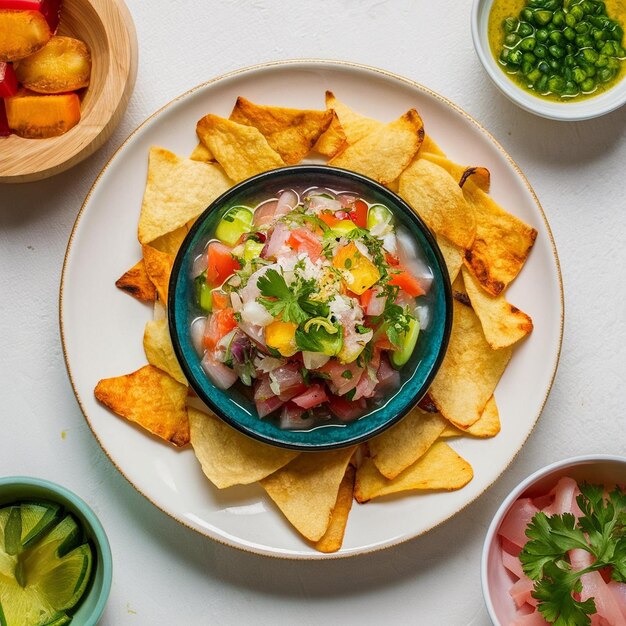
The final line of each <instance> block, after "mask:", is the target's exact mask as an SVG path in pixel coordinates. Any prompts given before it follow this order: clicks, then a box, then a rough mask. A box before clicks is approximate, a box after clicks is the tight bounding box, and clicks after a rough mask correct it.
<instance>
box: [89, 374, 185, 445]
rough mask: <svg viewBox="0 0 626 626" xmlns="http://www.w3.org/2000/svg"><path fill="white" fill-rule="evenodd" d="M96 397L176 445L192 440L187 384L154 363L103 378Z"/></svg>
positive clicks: (110, 407) (95, 392)
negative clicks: (120, 374) (190, 438)
mask: <svg viewBox="0 0 626 626" xmlns="http://www.w3.org/2000/svg"><path fill="white" fill-rule="evenodd" d="M94 394H95V396H96V398H97V399H98V400H99V401H100V402H102V404H104V405H105V406H107V407H108V408H109V409H111V410H112V411H113V412H114V413H117V414H118V415H121V416H122V417H125V418H126V419H127V420H130V421H131V422H136V423H137V424H139V425H140V426H143V428H145V429H146V430H149V431H150V432H151V433H153V434H155V435H157V437H161V439H165V441H170V442H172V443H173V444H174V445H175V446H184V445H186V444H188V443H189V419H188V417H187V407H186V406H185V398H186V397H187V387H186V385H181V384H180V383H179V382H177V381H175V380H174V379H173V378H172V377H171V376H169V375H168V374H166V373H165V372H163V371H161V370H160V369H159V368H157V367H154V366H153V365H146V366H144V367H142V368H141V369H139V370H137V371H136V372H133V373H132V374H126V375H124V376H117V377H115V378H105V379H103V380H101V381H100V382H99V383H98V384H97V385H96V389H95V391H94Z"/></svg>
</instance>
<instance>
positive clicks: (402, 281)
mask: <svg viewBox="0 0 626 626" xmlns="http://www.w3.org/2000/svg"><path fill="white" fill-rule="evenodd" d="M389 274H390V279H389V284H390V285H396V286H397V287H400V289H401V290H402V291H403V292H404V293H405V294H407V295H408V296H411V297H413V298H415V297H416V296H423V295H424V293H425V291H424V290H423V289H422V285H421V284H420V282H419V281H418V280H417V278H415V276H413V275H412V274H411V273H409V272H408V271H407V270H406V269H405V268H404V267H402V265H399V264H398V265H396V266H395V267H394V268H393V269H392V270H391V272H390V273H389Z"/></svg>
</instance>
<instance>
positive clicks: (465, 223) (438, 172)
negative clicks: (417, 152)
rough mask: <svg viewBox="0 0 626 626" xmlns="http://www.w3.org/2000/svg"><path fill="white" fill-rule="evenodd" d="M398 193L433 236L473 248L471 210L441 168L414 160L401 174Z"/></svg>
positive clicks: (450, 178) (429, 162)
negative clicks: (439, 236)
mask: <svg viewBox="0 0 626 626" xmlns="http://www.w3.org/2000/svg"><path fill="white" fill-rule="evenodd" d="M398 192H399V194H400V196H402V197H403V198H404V199H405V200H406V201H407V202H408V203H409V204H410V205H411V207H412V208H413V210H414V211H415V212H416V213H417V214H418V215H419V216H420V217H421V218H422V219H423V220H424V221H425V222H426V224H427V225H428V227H429V228H430V229H431V230H434V231H435V233H437V234H438V235H442V236H444V237H445V238H446V239H448V240H449V241H450V242H451V243H453V244H455V245H457V246H459V247H461V248H463V249H467V248H469V247H470V246H471V245H472V242H473V241H474V237H475V235H476V217H475V215H474V210H473V208H472V207H471V206H470V205H469V204H468V202H467V201H466V200H465V198H464V197H463V191H462V190H461V188H460V187H459V186H458V184H457V182H456V181H455V180H454V178H452V176H450V174H449V173H448V172H446V170H444V169H443V168H442V167H440V166H438V165H436V164H435V163H432V162H431V161H430V160H428V159H425V158H418V159H415V160H414V161H413V162H412V163H411V165H409V167H407V168H406V170H404V172H402V175H401V176H400V186H399V188H398Z"/></svg>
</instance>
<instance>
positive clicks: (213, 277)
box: [206, 241, 241, 286]
mask: <svg viewBox="0 0 626 626" xmlns="http://www.w3.org/2000/svg"><path fill="white" fill-rule="evenodd" d="M238 269H241V265H239V262H238V261H237V259H236V258H235V257H234V256H233V253H232V250H231V249H230V248H229V247H228V246H225V245H224V244H223V243H221V242H219V241H212V242H211V243H210V244H209V250H208V267H207V272H206V278H207V283H208V284H209V285H215V286H219V285H221V284H222V283H223V282H224V281H225V280H226V279H227V278H228V277H229V276H232V274H233V273H234V272H235V270H238Z"/></svg>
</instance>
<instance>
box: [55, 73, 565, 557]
mask: <svg viewBox="0 0 626 626" xmlns="http://www.w3.org/2000/svg"><path fill="white" fill-rule="evenodd" d="M326 89H331V90H332V91H334V92H335V94H336V95H337V96H338V97H339V98H340V99H342V100H344V101H345V102H346V103H348V104H349V105H352V106H353V107H354V108H355V109H357V110H358V111H360V112H361V113H364V114H366V115H369V116H371V117H374V118H378V119H380V120H391V119H394V118H396V117H398V116H399V115H401V114H402V113H403V112H404V111H406V110H407V109H409V108H410V107H415V108H417V110H418V111H419V112H420V114H421V116H422V117H423V119H424V124H425V128H426V131H427V132H428V133H429V134H431V135H432V137H433V138H434V139H435V141H437V142H438V143H439V144H440V145H441V147H442V149H443V150H444V151H445V152H446V153H447V154H448V155H449V156H450V158H452V159H454V160H455V161H458V162H460V163H466V164H472V165H484V166H487V167H488V168H489V169H490V170H491V173H492V195H493V197H494V198H495V199H496V200H497V201H499V202H500V203H501V204H502V205H503V206H504V207H506V208H508V209H509V210H510V211H512V212H513V213H515V214H516V215H518V216H519V217H520V218H521V219H523V220H525V221H526V222H528V223H529V224H531V225H532V226H534V227H535V228H536V229H537V230H538V231H539V235H538V237H537V242H536V244H535V247H534V249H533V251H532V253H531V255H530V259H529V260H528V262H527V264H526V266H525V267H524V269H523V271H522V273H521V275H520V276H519V278H518V279H517V280H516V281H515V283H514V284H513V285H512V286H511V288H510V289H509V291H508V292H507V293H508V296H509V299H510V300H511V301H512V302H513V303H514V304H516V305H517V306H519V307H521V308H522V309H523V310H525V311H527V312H528V313H529V314H530V315H531V316H532V318H533V320H534V323H535V329H534V331H533V333H532V335H531V336H530V338H529V339H527V340H526V341H524V342H523V343H522V345H521V346H520V347H519V348H518V349H517V350H516V352H515V355H514V357H513V359H512V361H511V363H510V365H509V367H508V368H507V370H506V373H505V375H504V376H503V378H502V380H501V382H500V384H499V385H498V389H497V391H496V398H497V402H498V406H499V408H500V413H501V417H502V422H503V425H502V432H501V433H500V434H499V435H498V436H497V437H496V438H494V439H491V440H485V441H481V440H470V439H463V440H459V441H454V442H453V443H452V445H453V447H454V448H455V449H456V450H457V451H458V452H459V453H460V454H461V455H463V456H464V457H465V458H467V459H468V460H469V461H470V462H471V464H472V465H473V467H474V472H475V477H474V479H473V480H472V482H471V483H470V484H469V485H468V486H467V487H465V488H463V489H461V490H460V491H456V492H452V493H432V494H427V495H415V496H412V495H408V496H404V497H392V498H385V499H383V500H380V501H374V502H370V503H368V504H365V505H358V504H355V505H354V506H353V509H352V512H351V514H350V520H349V522H348V527H347V531H346V536H345V541H344V545H343V548H342V549H341V551H340V552H338V553H337V554H335V555H330V556H325V555H321V554H319V553H317V552H315V551H314V550H313V549H312V548H310V547H309V546H308V545H307V544H306V542H305V541H303V540H302V539H301V537H300V536H299V535H298V533H297V532H296V531H295V530H293V529H292V528H291V526H290V525H289V524H288V523H287V521H286V520H285V519H284V518H283V517H282V515H281V514H280V513H279V512H278V510H277V509H276V508H275V507H274V505H273V503H272V502H271V501H270V500H269V499H268V498H267V497H265V495H264V492H263V491H262V489H261V488H260V487H259V486H258V485H253V486H250V487H236V488H232V489H227V490H225V491H218V490H217V489H214V488H213V487H212V486H211V485H210V484H209V483H208V481H207V480H206V479H205V478H204V475H203V474H202V471H201V469H200V465H199V464H198V462H197V461H196V459H195V457H194V454H193V452H192V450H191V449H186V450H182V451H178V450H175V449H173V447H171V446H169V445H166V444H164V443H161V442H159V441H157V440H156V439H154V438H152V437H151V436H148V435H146V434H145V432H143V431H141V430H140V429H138V428H134V427H133V426H131V425H130V424H129V423H127V422H126V421H125V420H123V419H120V418H118V417H116V416H114V415H113V414H112V413H110V412H109V411H108V410H106V409H105V408H104V407H102V406H101V405H99V404H98V403H97V402H96V401H95V399H94V396H93V389H94V387H95V385H96V383H97V382H98V380H99V379H101V378H105V377H110V376H117V375H120V374H124V373H128V372H132V371H134V370H136V369H138V368H139V367H141V366H143V365H144V364H145V362H146V359H145V356H144V354H143V349H142V336H143V329H144V324H145V322H146V321H147V320H148V319H150V318H151V316H152V310H151V308H150V307H148V306H145V305H142V304H141V303H139V302H138V301H136V300H135V299H133V298H131V297H129V296H128V295H126V294H125V293H123V292H121V291H119V290H118V289H116V287H115V285H114V282H115V280H116V279H117V278H118V277H119V276H120V275H121V274H122V273H123V272H124V271H125V270H126V269H128V268H129V267H130V266H132V265H133V264H134V263H135V262H136V261H137V260H138V259H139V258H140V255H141V250H140V247H139V244H138V243H137V239H136V230H137V221H138V217H139V208H140V205H141V198H142V194H143V189H144V183H145V177H146V170H147V156H148V150H149V148H150V146H152V145H159V146H163V147H165V148H168V149H170V150H173V151H174V152H176V153H178V154H181V155H186V154H190V153H191V151H192V150H193V148H194V147H195V145H196V141H197V140H196V135H195V125H196V121H197V120H198V119H199V118H200V117H202V116H203V115H204V114H206V113H207V112H209V111H210V112H212V113H216V114H218V115H223V116H228V114H229V113H230V110H231V108H232V106H233V104H234V102H235V99H236V98H237V96H238V95H245V96H246V97H247V98H249V99H251V100H253V101H255V102H261V103H267V104H279V105H284V106H291V107H301V108H323V107H324V91H325V90H326ZM60 315H61V334H62V339H63V347H64V352H65V358H66V363H67V368H68V372H69V375H70V378H71V382H72V385H73V387H74V391H75V393H76V397H77V399H78V402H79V403H80V406H81V408H82V410H83V412H84V414H85V417H86V419H87V421H88V423H89V425H90V426H91V429H92V430H93V433H94V435H95V436H96V438H97V439H98V441H99V443H100V445H101V446H102V448H103V449H104V451H105V452H106V453H107V455H108V456H109V458H110V459H111V461H112V462H113V463H114V464H115V466H116V467H117V468H118V469H119V470H120V471H121V472H122V473H123V474H124V476H125V477H126V478H127V479H128V480H129V481H130V482H131V483H132V484H133V485H134V486H135V488H136V489H137V490H138V491H139V492H140V493H142V494H143V495H144V496H145V497H146V498H148V499H149V500H150V501H151V502H152V503H154V504H155V505H156V506H157V507H159V508H160V509H162V510H163V511H165V512H166V513H167V514H168V515H170V516H172V517H173V518H175V519H176V520H178V521H179V522H181V523H182V524H185V525H186V526H189V527H190V528H193V529H194V530H197V531H198V532H200V533H202V534H205V535H207V536H209V537H212V538H213V539H216V540H218V541H221V542H223V543H226V544H228V545H231V546H235V547H238V548H242V549H244V550H248V551H253V552H257V553H261V554H266V555H272V556H280V557H288V558H305V559H316V558H336V557H342V556H349V555H355V554H360V553H365V552H370V551H374V550H377V549H381V548H385V547H388V546H391V545H394V544H397V543H400V542H402V541H406V540H408V539H411V538H413V537H416V536H417V535H420V534H422V533H425V532H426V531H428V530H429V529H431V528H433V527H434V526H437V525H438V524H440V523H442V522H443V521H445V520H447V519H448V518H450V517H451V516H453V515H455V514H456V513H458V512H459V511H461V510H462V509H463V508H464V507H465V506H466V505H467V504H469V503H470V502H472V501H473V500H474V499H475V498H477V497H478V496H479V495H480V494H482V493H483V492H484V491H485V489H487V488H488V487H489V486H490V485H491V484H492V483H493V482H494V481H495V480H496V479H497V478H498V476H500V474H501V473H502V472H503V471H504V470H505V469H506V468H507V466H508V465H509V464H510V463H511V461H512V459H513V458H514V456H515V455H516V453H517V452H518V451H519V450H520V449H521V447H522V445H523V444H524V442H525V440H526V438H527V437H528V435H529V434H530V432H531V430H532V429H533V426H534V425H535V423H536V421H537V419H538V417H539V415H540V413H541V410H542V408H543V405H544V403H545V401H546V398H547V395H548V393H549V391H550V387H551V385H552V381H553V379H554V375H555V372H556V367H557V363H558V358H559V352H560V348H561V338H562V329H563V293H562V282H561V275H560V269H559V264H558V258H557V254H556V249H555V247H554V242H553V239H552V235H551V233H550V228H549V226H548V222H547V221H546V218H545V215H544V214H543V211H542V209H541V207H540V205H539V203H538V201H537V198H536V197H535V194H534V193H533V191H532V189H531V188H530V186H529V184H528V182H527V180H526V179H525V178H524V176H523V174H522V173H521V172H520V171H519V169H518V168H517V167H516V165H515V164H514V163H513V161H512V160H511V158H510V157H509V156H508V155H507V154H506V153H505V152H504V150H503V149H502V148H501V147H500V146H499V145H498V144H497V143H496V141H495V140H494V139H493V138H492V137H491V136H490V135H489V134H488V133H487V132H486V131H485V130H484V129H483V128H481V127H480V126H479V125H478V124H477V123H476V122H475V121H474V120H472V119H471V118H470V117H469V116H468V115H467V114H465V113H464V112H463V111H461V110H460V109H458V108H457V107H456V106H455V105H453V104H452V103H450V102H448V101H446V100H444V99H443V98H441V97H440V96H438V95H436V94H434V93H432V92H430V91H429V90H427V89H425V88H424V87H421V86H420V85H417V84H416V83H413V82H411V81H409V80H407V79H404V78H401V77H399V76H394V75H391V74H389V73H386V72H382V71H380V70H375V69H373V68H367V67H362V66H357V65H354V64H349V63H337V62H327V61H295V62H288V63H285V62H283V63H276V64H269V65H264V66H260V67H254V68H250V69H246V70H242V71H239V72H234V73H232V74H228V75H226V76H223V77H221V78H219V79H216V80H213V81H211V82H209V83H206V84H204V85H202V86H200V87H198V88H196V89H193V90H192V91H190V92H188V93H186V94H184V95H183V96H181V97H180V98H178V99H176V100H174V101H173V102H171V103H170V104H168V105H167V106H165V107H164V108H163V109H161V110H160V111H158V112H157V113H156V114H155V115H153V116H152V117H151V118H149V119H148V120H147V121H146V122H145V123H144V124H143V125H142V126H140V127H139V128H138V129H137V130H136V131H135V132H134V133H133V134H132V135H131V136H130V137H129V139H128V140H127V141H126V142H125V143H124V145H123V146H122V147H121V148H120V149H119V150H118V152H117V153H116V154H115V155H114V157H113V158H112V159H111V161H110V162H109V163H108V164H107V166H106V167H105V168H104V169H103V171H102V173H101V174H100V176H99V177H98V179H97V180H96V182H95V183H94V186H93V188H92V190H91V192H90V193H89V195H88V196H87V199H86V201H85V204H84V206H83V208H82V210H81V212H80V214H79V216H78V219H77V220H76V225H75V226H74V230H73V233H72V236H71V238H70V242H69V245H68V250H67V256H66V259H65V265H64V268H63V277H62V282H61V311H60Z"/></svg>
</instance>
